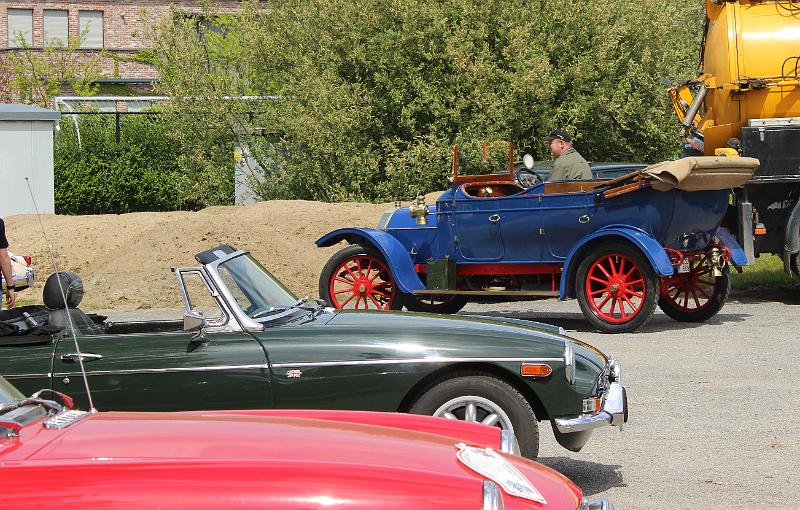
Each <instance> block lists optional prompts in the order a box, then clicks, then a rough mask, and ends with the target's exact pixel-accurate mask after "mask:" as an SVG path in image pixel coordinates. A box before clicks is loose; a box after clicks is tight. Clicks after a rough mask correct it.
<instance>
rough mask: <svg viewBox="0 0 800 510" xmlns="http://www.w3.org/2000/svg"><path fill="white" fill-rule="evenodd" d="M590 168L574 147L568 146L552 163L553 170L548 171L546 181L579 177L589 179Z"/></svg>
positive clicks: (590, 176) (576, 178)
mask: <svg viewBox="0 0 800 510" xmlns="http://www.w3.org/2000/svg"><path fill="white" fill-rule="evenodd" d="M591 178H592V170H591V169H590V168H589V163H587V162H586V160H585V159H583V156H581V155H580V154H579V153H578V151H576V150H575V148H574V147H570V148H569V149H567V150H566V152H564V154H562V155H560V156H559V157H558V159H556V162H555V163H554V164H553V171H552V172H550V177H548V179H547V180H548V181H569V180H579V179H591Z"/></svg>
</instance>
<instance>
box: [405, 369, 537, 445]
mask: <svg viewBox="0 0 800 510" xmlns="http://www.w3.org/2000/svg"><path fill="white" fill-rule="evenodd" d="M410 412H411V413H414V414H427V415H430V416H439V417H442V418H448V419H450V420H463V421H469V422H475V423H482V424H484V425H489V426H494V427H498V428H500V429H502V430H508V431H509V432H513V433H514V435H515V436H516V437H517V441H518V442H519V446H520V451H521V453H522V455H523V456H525V457H527V458H529V459H535V458H536V456H537V455H538V454H539V425H538V423H537V420H536V415H535V414H534V412H533V408H531V406H530V404H529V403H528V401H527V400H525V397H523V396H522V394H521V393H520V392H519V391H517V390H516V388H514V387H512V386H511V385H510V384H508V383H507V382H505V381H503V380H501V379H498V378H496V377H491V376H487V375H479V374H475V375H466V374H465V375H460V376H457V377H453V378H451V379H446V380H444V381H441V382H439V383H436V384H434V385H433V386H431V387H429V388H428V389H427V390H425V391H424V392H423V393H422V395H421V396H420V397H419V399H417V401H416V402H414V404H413V405H412V406H411V409H410Z"/></svg>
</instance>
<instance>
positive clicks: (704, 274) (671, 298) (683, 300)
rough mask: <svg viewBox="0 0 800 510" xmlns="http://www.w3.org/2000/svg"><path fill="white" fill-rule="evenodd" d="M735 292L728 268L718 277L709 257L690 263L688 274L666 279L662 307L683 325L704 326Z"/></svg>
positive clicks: (662, 290)
mask: <svg viewBox="0 0 800 510" xmlns="http://www.w3.org/2000/svg"><path fill="white" fill-rule="evenodd" d="M730 289H731V282H730V273H729V271H728V268H727V267H725V268H723V270H722V275H721V276H714V273H713V268H712V267H711V264H710V263H709V260H708V255H706V254H703V255H700V256H698V257H695V258H694V259H693V260H691V261H690V270H689V272H688V273H681V274H675V275H673V276H670V277H667V278H662V281H661V298H660V299H659V300H658V306H659V307H660V308H661V310H663V312H664V313H665V314H667V315H669V316H670V317H672V318H673V319H675V320H676V321H680V322H703V321H705V320H708V319H710V318H711V317H713V316H714V315H716V314H717V312H719V311H720V310H721V309H722V306H723V305H724V304H725V301H726V300H727V299H728V293H729V292H730Z"/></svg>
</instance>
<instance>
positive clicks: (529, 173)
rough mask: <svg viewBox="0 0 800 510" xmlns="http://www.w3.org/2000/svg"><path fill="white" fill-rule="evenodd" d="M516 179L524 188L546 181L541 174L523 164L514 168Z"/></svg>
mask: <svg viewBox="0 0 800 510" xmlns="http://www.w3.org/2000/svg"><path fill="white" fill-rule="evenodd" d="M514 180H515V181H516V182H517V183H518V184H519V185H520V186H522V187H523V188H530V187H531V186H535V185H537V184H539V183H540V182H544V181H542V178H541V176H540V175H539V174H537V173H536V172H534V171H533V170H532V169H530V168H527V167H525V166H522V165H520V166H518V167H517V168H515V169H514Z"/></svg>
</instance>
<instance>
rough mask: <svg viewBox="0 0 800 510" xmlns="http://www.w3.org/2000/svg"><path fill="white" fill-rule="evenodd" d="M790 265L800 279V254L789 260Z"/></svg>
mask: <svg viewBox="0 0 800 510" xmlns="http://www.w3.org/2000/svg"><path fill="white" fill-rule="evenodd" d="M789 265H790V266H791V268H792V272H793V273H794V275H795V276H796V277H798V278H800V253H795V254H794V255H792V256H791V258H790V259H789Z"/></svg>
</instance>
